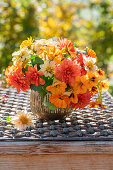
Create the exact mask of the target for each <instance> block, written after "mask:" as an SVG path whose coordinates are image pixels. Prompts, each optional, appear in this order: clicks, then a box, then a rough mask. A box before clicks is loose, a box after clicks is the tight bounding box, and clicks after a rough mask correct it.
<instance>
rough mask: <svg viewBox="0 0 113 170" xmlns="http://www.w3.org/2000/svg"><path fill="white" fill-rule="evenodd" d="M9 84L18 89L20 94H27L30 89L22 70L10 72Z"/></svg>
mask: <svg viewBox="0 0 113 170" xmlns="http://www.w3.org/2000/svg"><path fill="white" fill-rule="evenodd" d="M8 84H9V85H11V86H12V88H17V92H18V93H19V92H20V90H22V91H24V92H26V90H28V89H30V86H29V85H30V83H29V80H28V79H27V78H26V77H25V75H24V73H22V70H21V69H20V68H18V69H17V70H16V71H12V72H10V74H9V75H8Z"/></svg>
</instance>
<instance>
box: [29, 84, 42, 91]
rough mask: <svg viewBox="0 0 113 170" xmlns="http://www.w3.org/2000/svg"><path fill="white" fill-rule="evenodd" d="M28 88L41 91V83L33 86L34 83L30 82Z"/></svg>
mask: <svg viewBox="0 0 113 170" xmlns="http://www.w3.org/2000/svg"><path fill="white" fill-rule="evenodd" d="M30 88H31V90H34V91H41V90H42V85H39V86H35V85H34V84H31V85H30Z"/></svg>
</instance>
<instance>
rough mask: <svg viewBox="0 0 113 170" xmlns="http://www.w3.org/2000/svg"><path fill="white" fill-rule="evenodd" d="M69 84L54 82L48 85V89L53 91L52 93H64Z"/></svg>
mask: <svg viewBox="0 0 113 170" xmlns="http://www.w3.org/2000/svg"><path fill="white" fill-rule="evenodd" d="M66 87H67V85H66V83H64V82H58V83H54V84H52V85H51V86H47V87H46V89H47V90H48V91H51V93H52V94H64V92H65V89H66Z"/></svg>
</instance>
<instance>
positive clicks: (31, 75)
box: [26, 64, 45, 86]
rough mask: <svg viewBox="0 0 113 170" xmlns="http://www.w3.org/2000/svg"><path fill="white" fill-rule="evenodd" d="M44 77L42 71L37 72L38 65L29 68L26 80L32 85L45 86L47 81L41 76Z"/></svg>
mask: <svg viewBox="0 0 113 170" xmlns="http://www.w3.org/2000/svg"><path fill="white" fill-rule="evenodd" d="M42 75H43V72H42V71H38V70H37V64H36V65H35V66H34V68H33V67H31V66H28V71H26V78H27V79H28V80H29V81H30V84H35V85H36V86H39V85H40V84H41V85H44V84H45V80H44V79H42V78H41V77H40V76H42Z"/></svg>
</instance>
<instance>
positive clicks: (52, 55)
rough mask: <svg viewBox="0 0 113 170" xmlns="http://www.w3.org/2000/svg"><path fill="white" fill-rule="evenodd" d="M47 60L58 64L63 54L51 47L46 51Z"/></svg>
mask: <svg viewBox="0 0 113 170" xmlns="http://www.w3.org/2000/svg"><path fill="white" fill-rule="evenodd" d="M48 59H49V60H54V61H56V63H59V62H60V61H61V60H62V59H63V54H62V53H61V50H59V49H58V48H56V47H55V46H53V47H50V48H49V50H48Z"/></svg>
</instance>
